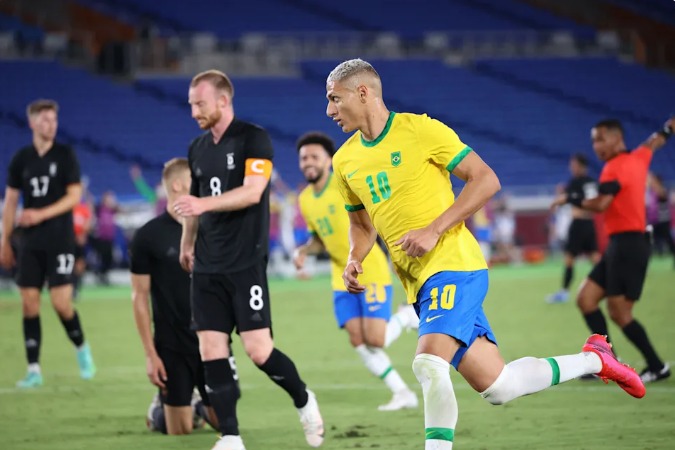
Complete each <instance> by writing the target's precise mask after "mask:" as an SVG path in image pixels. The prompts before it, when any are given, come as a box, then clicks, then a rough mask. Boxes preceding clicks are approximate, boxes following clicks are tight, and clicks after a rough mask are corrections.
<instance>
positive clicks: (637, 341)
mask: <svg viewBox="0 0 675 450" xmlns="http://www.w3.org/2000/svg"><path fill="white" fill-rule="evenodd" d="M623 334H625V335H626V337H627V338H628V339H629V340H630V341H631V342H632V343H633V344H634V345H635V346H636V347H637V349H638V350H640V353H642V356H644V357H645V359H646V360H647V366H648V367H649V370H653V371H659V370H661V369H662V368H663V361H661V358H659V357H658V355H657V354H656V351H655V350H654V347H652V343H651V342H649V338H648V337H647V332H646V331H645V329H644V327H643V326H642V325H640V322H638V321H637V320H633V321H632V322H631V323H629V324H628V325H626V326H625V327H623Z"/></svg>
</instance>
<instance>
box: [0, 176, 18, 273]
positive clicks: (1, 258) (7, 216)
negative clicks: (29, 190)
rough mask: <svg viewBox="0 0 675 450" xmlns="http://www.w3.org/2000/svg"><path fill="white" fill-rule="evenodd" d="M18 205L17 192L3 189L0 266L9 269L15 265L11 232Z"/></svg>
mask: <svg viewBox="0 0 675 450" xmlns="http://www.w3.org/2000/svg"><path fill="white" fill-rule="evenodd" d="M18 204H19V190H18V189H14V188H11V187H9V186H7V187H6V188H5V203H4V206H3V208H2V240H0V266H2V267H3V268H5V269H8V270H9V269H11V268H12V267H14V264H16V260H15V259H14V252H13V251H12V244H11V238H12V231H13V230H14V218H15V216H16V207H17V205H18Z"/></svg>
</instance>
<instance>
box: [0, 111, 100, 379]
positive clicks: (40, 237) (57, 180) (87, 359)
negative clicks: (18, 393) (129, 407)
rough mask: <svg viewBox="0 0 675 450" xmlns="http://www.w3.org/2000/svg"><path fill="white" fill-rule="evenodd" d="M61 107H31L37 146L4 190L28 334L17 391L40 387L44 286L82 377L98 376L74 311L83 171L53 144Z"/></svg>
mask: <svg viewBox="0 0 675 450" xmlns="http://www.w3.org/2000/svg"><path fill="white" fill-rule="evenodd" d="M58 110H59V106H58V104H57V103H56V102H55V101H52V100H36V101H34V102H33V103H31V104H30V105H28V108H27V113H28V122H29V125H30V128H31V130H33V143H32V144H31V145H29V146H26V147H23V148H22V149H20V150H19V151H18V152H16V153H15V154H14V156H13V158H12V160H11V161H10V163H9V170H8V172H9V173H8V176H7V188H6V189H5V205H4V207H3V211H2V229H3V234H2V240H1V241H0V264H2V266H3V267H5V268H7V269H10V268H11V267H14V265H16V266H17V272H16V284H17V285H18V286H19V293H20V295H21V302H22V307H23V335H24V343H25V346H26V357H27V359H28V372H27V373H26V376H25V377H24V378H23V379H22V380H20V381H19V382H18V383H17V386H18V387H19V388H32V387H37V386H40V385H42V382H43V380H42V372H41V370H40V363H39V357H40V344H41V342H42V329H41V327H40V294H41V291H42V287H43V286H44V284H45V281H46V282H47V285H48V286H49V296H50V298H51V301H52V306H53V307H54V309H55V310H56V313H57V314H58V315H59V318H60V319H61V323H62V324H63V328H65V330H66V334H67V335H68V338H69V339H70V340H71V341H72V343H73V344H74V345H75V348H76V350H77V362H78V364H79V367H80V376H81V377H82V378H83V379H85V380H88V379H90V378H93V377H94V374H95V373H96V366H95V365H94V361H93V359H92V356H91V350H90V349H89V344H87V343H86V342H85V340H84V333H83V332H82V326H81V325H80V318H79V316H78V314H77V311H76V310H75V308H74V307H73V284H72V281H73V280H72V275H73V266H74V264H75V255H74V252H75V232H74V228H73V208H74V207H75V205H77V204H78V203H79V201H80V197H81V194H82V186H81V184H80V166H79V163H78V161H77V157H76V156H75V152H74V151H73V149H72V148H70V147H67V146H65V145H62V144H59V143H57V142H55V141H54V140H55V138H56V132H57V129H58ZM20 195H21V196H22V198H23V212H22V213H21V215H20V216H19V218H18V225H19V226H20V227H21V228H23V230H22V236H21V241H20V244H19V249H18V252H17V253H18V254H17V258H16V259H15V257H14V251H13V250H12V247H11V236H12V231H13V228H14V222H15V220H14V219H15V217H16V210H17V205H18V202H19V196H20Z"/></svg>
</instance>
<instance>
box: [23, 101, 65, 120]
mask: <svg viewBox="0 0 675 450" xmlns="http://www.w3.org/2000/svg"><path fill="white" fill-rule="evenodd" d="M42 111H54V112H55V113H57V114H58V112H59V104H58V103H56V102H55V101H54V100H49V99H45V98H41V99H38V100H35V101H33V102H31V103H29V104H28V106H27V107H26V115H27V116H28V117H31V116H34V115H36V114H40V113H41V112H42Z"/></svg>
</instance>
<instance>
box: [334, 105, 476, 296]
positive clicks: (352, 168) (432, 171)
mask: <svg viewBox="0 0 675 450" xmlns="http://www.w3.org/2000/svg"><path fill="white" fill-rule="evenodd" d="M471 151H472V149H471V148H470V147H468V146H467V145H465V144H464V143H463V142H462V141H461V140H460V139H459V137H458V136H457V134H455V132H454V131H453V130H452V129H450V128H449V127H447V126H446V125H444V124H443V123H441V122H439V121H437V120H435V119H431V118H430V117H428V116H427V115H418V114H409V113H394V112H392V113H390V115H389V120H388V121H387V124H386V126H385V128H384V130H383V131H382V133H381V134H380V136H379V137H378V138H377V139H375V140H374V141H366V140H365V139H364V138H363V137H362V135H361V132H360V131H357V132H356V133H354V134H353V135H352V136H351V137H350V138H349V139H348V140H347V142H345V143H344V144H343V145H342V147H340V149H339V150H338V152H337V153H336V154H335V156H334V158H333V167H334V170H335V175H334V178H335V181H336V183H335V184H336V185H337V187H338V188H339V190H340V193H341V194H342V197H343V199H344V201H345V203H346V205H345V207H346V209H347V211H357V210H359V209H363V208H365V209H366V211H367V213H368V215H369V216H370V218H371V220H372V223H373V225H374V227H375V229H376V230H377V232H378V234H379V235H380V236H381V237H382V239H383V240H384V242H385V244H386V245H387V248H388V249H389V253H390V255H391V258H392V261H393V263H394V268H395V270H396V273H397V275H398V276H399V278H400V279H401V282H402V283H403V287H404V288H405V290H406V294H407V297H408V302H409V303H414V302H415V300H416V296H417V293H418V292H419V291H420V289H421V288H422V286H423V285H424V283H425V281H427V279H429V278H430V277H431V276H432V275H434V274H436V273H439V272H444V271H459V272H461V271H467V272H469V271H476V270H481V269H486V268H487V264H486V263H485V259H484V258H483V254H482V253H481V250H480V247H479V245H478V243H477V242H476V239H475V238H474V237H473V235H472V234H471V232H470V231H469V230H468V229H467V228H466V226H465V224H464V223H460V224H458V225H457V226H455V227H454V228H452V229H451V230H449V231H448V232H446V233H445V234H444V235H443V236H441V238H440V239H439V241H438V243H437V245H436V246H435V247H434V248H433V249H432V250H431V251H430V252H428V253H427V254H425V255H424V256H422V257H419V258H415V257H410V256H407V255H406V254H405V252H404V251H402V250H401V248H400V246H397V245H394V243H395V242H396V241H397V240H398V239H400V238H401V237H402V236H403V235H405V234H406V233H407V232H409V231H411V230H415V229H418V228H423V227H426V226H427V225H429V224H430V223H431V222H432V221H434V220H435V219H436V218H437V217H438V216H440V215H441V214H442V213H443V212H444V211H445V210H447V209H448V208H449V207H450V206H451V205H452V204H453V202H454V200H455V197H454V194H453V192H452V184H451V182H450V172H452V170H453V169H454V168H455V167H456V166H457V165H458V164H459V163H460V162H461V161H462V160H463V159H464V158H465V157H466V155H467V154H469V153H470V152H471ZM366 274H367V269H366V268H365V267H364V273H363V275H361V276H366ZM361 276H360V277H359V278H361Z"/></svg>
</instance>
